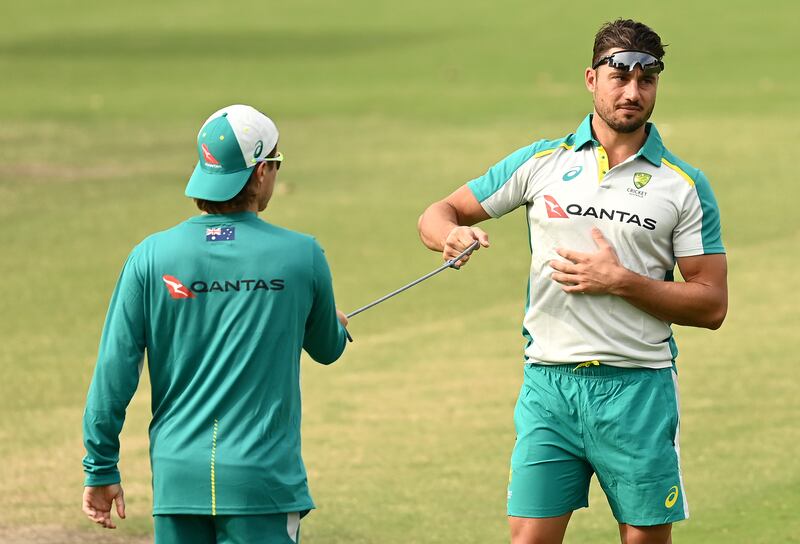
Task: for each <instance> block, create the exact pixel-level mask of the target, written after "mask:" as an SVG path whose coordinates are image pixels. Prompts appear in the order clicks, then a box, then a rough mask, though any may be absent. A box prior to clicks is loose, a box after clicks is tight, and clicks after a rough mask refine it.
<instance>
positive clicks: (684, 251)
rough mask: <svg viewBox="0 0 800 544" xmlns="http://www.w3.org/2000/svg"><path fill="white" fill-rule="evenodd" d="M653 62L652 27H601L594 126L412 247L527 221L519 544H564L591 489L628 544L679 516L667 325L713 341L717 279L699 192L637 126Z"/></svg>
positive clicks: (719, 260) (665, 536) (719, 315)
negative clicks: (500, 221) (600, 493)
mask: <svg viewBox="0 0 800 544" xmlns="http://www.w3.org/2000/svg"><path fill="white" fill-rule="evenodd" d="M663 56H664V48H663V45H662V43H661V39H660V37H659V36H658V34H656V33H655V32H654V31H653V30H652V29H650V28H649V27H647V26H646V25H644V24H642V23H638V22H635V21H632V20H622V19H620V20H616V21H613V22H611V23H607V24H605V25H603V26H602V27H601V28H600V30H599V32H598V33H597V35H596V36H595V43H594V51H593V58H592V65H591V67H589V68H586V71H585V83H586V87H587V89H588V90H589V91H590V92H591V93H592V96H593V102H594V111H593V113H592V114H589V115H588V116H587V117H586V118H585V119H584V120H583V122H582V123H581V124H580V126H579V127H578V129H577V130H576V132H575V133H572V134H569V135H567V136H565V137H563V138H560V139H556V140H540V141H538V142H535V143H533V144H531V145H529V146H526V147H524V148H522V149H520V150H518V151H516V152H514V153H512V154H511V155H509V156H508V157H506V158H505V159H503V160H502V161H500V162H499V163H497V164H496V165H495V166H493V167H492V168H490V169H489V170H488V171H487V172H486V174H484V175H483V176H481V177H479V178H476V179H474V180H472V181H470V182H469V183H467V184H466V185H464V186H462V187H461V188H459V189H457V190H456V191H455V192H454V193H452V194H451V195H450V196H448V197H447V198H445V199H443V200H441V201H439V202H436V203H434V204H432V205H431V206H429V207H428V209H427V210H426V211H425V213H424V214H423V215H422V216H421V217H420V221H419V232H420V237H421V238H422V241H423V242H424V243H425V245H426V246H427V247H429V248H430V249H433V250H436V251H442V252H443V256H444V258H445V259H450V258H453V257H455V256H456V255H458V254H459V253H460V252H461V251H463V249H464V248H466V247H467V246H469V244H471V243H472V242H473V241H474V240H479V241H480V242H481V245H482V246H483V247H488V246H489V237H488V235H487V234H486V233H485V232H484V231H483V230H481V229H480V228H475V227H472V225H474V224H475V223H478V222H480V221H483V220H485V219H489V218H492V217H500V216H502V215H504V214H506V213H508V212H510V211H512V210H514V209H516V208H518V207H520V206H525V208H526V211H527V219H528V228H529V233H530V234H529V235H530V238H529V242H530V246H531V266H530V279H529V283H528V293H527V298H526V309H525V318H524V321H523V334H524V336H525V338H526V339H527V344H526V346H525V363H526V364H525V371H524V384H523V386H522V390H521V392H520V397H519V399H518V402H517V406H516V410H515V414H514V421H515V426H516V429H517V440H516V444H515V447H514V452H513V454H512V457H511V478H510V482H509V489H508V515H509V522H510V526H511V537H512V542H513V543H514V544H523V543H533V542H536V543H547V542H561V541H562V540H563V537H564V534H565V532H566V528H567V524H568V522H569V519H570V516H571V515H572V512H573V511H574V510H576V509H578V508H582V507H586V506H588V489H589V481H590V479H591V476H592V474H597V477H598V480H599V481H600V484H601V485H602V487H603V490H604V491H605V493H606V495H607V497H608V500H609V504H610V505H611V509H612V511H613V513H614V516H615V517H616V519H617V521H618V522H619V529H620V536H621V539H622V542H624V543H626V544H633V543H667V542H670V541H671V536H670V535H671V527H672V523H673V522H675V521H679V520H682V519H686V518H687V517H688V516H689V510H688V503H687V502H686V496H685V493H684V486H683V479H682V475H681V470H680V460H679V450H680V448H679V441H678V420H679V415H678V392H677V381H676V373H675V365H674V361H675V358H676V357H677V354H678V351H677V347H676V344H675V341H674V339H673V336H672V330H671V328H670V325H671V324H672V323H676V324H680V325H687V326H694V327H705V328H709V329H716V328H718V327H719V326H720V325H721V324H722V321H723V319H724V317H725V314H726V311H727V280H726V276H727V264H726V258H725V249H724V247H723V245H722V241H721V237H720V221H719V212H718V208H717V204H716V201H715V199H714V195H713V193H712V191H711V187H710V186H709V183H708V180H707V179H706V178H705V176H704V175H703V173H702V172H701V171H700V170H697V169H696V168H693V167H691V166H689V165H688V164H686V163H685V162H683V161H681V160H680V159H678V158H677V157H676V156H675V155H673V154H672V153H671V152H669V151H668V150H667V149H666V147H664V144H663V143H662V141H661V137H660V136H659V134H658V131H657V130H656V127H655V126H654V125H653V124H651V123H648V122H647V120H648V119H649V118H650V115H651V114H652V112H653V108H654V106H655V101H656V90H657V88H658V83H659V78H660V73H661V72H662V71H663V70H664V63H663V61H662V58H663ZM467 260H468V258H464V259H463V262H464V263H465V262H466V261H467ZM676 264H677V265H678V268H679V269H680V272H681V275H682V276H683V278H684V281H683V282H673V281H672V280H673V270H674V267H675V265H676Z"/></svg>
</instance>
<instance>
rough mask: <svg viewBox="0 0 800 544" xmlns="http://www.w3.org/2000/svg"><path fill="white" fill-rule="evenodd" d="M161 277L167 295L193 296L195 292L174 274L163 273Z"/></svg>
mask: <svg viewBox="0 0 800 544" xmlns="http://www.w3.org/2000/svg"><path fill="white" fill-rule="evenodd" d="M161 279H162V280H164V284H165V285H166V286H167V291H169V296H171V297H172V298H195V294H194V293H192V292H191V291H190V290H189V288H188V287H186V286H185V285H184V284H183V283H181V280H179V279H178V278H176V277H175V276H170V275H168V274H164V275H163V276H162V277H161Z"/></svg>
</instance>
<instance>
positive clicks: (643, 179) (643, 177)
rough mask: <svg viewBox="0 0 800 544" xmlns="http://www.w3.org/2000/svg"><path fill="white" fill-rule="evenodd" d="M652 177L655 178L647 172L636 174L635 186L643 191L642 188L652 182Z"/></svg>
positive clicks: (634, 178) (634, 177) (634, 176)
mask: <svg viewBox="0 0 800 544" xmlns="http://www.w3.org/2000/svg"><path fill="white" fill-rule="evenodd" d="M652 177H653V176H651V175H650V174H647V173H645V172H636V173H635V174H634V175H633V186H634V187H636V188H637V189H641V188H642V187H644V186H645V185H647V183H648V182H649V181H650V178H652Z"/></svg>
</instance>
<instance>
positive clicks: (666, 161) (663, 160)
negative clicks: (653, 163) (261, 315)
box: [661, 157, 694, 187]
mask: <svg viewBox="0 0 800 544" xmlns="http://www.w3.org/2000/svg"><path fill="white" fill-rule="evenodd" d="M661 162H663V163H664V164H666V165H667V166H669V167H670V168H672V169H673V170H675V171H676V172H677V173H679V174H680V175H681V177H683V179H685V180H686V181H687V183H689V185H691V186H692V187H694V180H693V179H692V178H690V177H689V174H687V173H686V172H684V171H683V170H681V168H680V167H679V166H676V165H674V164H672V163H671V162H669V161H668V160H667V159H665V158H663V157H662V158H661Z"/></svg>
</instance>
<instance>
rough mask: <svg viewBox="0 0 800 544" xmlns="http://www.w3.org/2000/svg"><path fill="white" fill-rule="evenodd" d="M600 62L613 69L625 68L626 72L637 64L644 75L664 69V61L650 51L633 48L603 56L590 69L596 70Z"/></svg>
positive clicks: (630, 70)
mask: <svg viewBox="0 0 800 544" xmlns="http://www.w3.org/2000/svg"><path fill="white" fill-rule="evenodd" d="M601 64H608V65H609V66H610V67H611V68H613V69H614V70H625V71H627V72H632V71H633V69H634V68H635V67H636V65H637V64H638V65H639V67H640V68H641V69H642V72H644V73H645V74H646V75H651V74H658V73H661V72H663V71H664V63H663V62H661V61H660V60H659V59H657V58H656V57H654V56H653V55H651V54H650V53H645V52H644V51H636V50H633V49H629V50H625V51H617V52H615V53H612V54H610V55H608V56H605V57H603V58H601V59H600V60H598V61H597V62H595V63H594V64H593V65H592V69H593V70H596V69H597V67H598V66H600V65H601Z"/></svg>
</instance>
